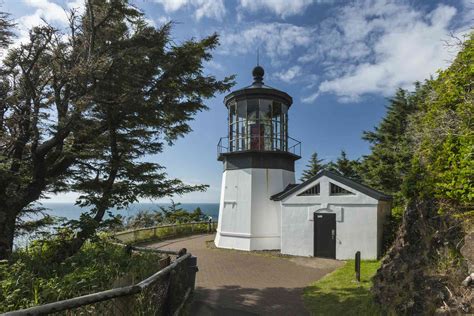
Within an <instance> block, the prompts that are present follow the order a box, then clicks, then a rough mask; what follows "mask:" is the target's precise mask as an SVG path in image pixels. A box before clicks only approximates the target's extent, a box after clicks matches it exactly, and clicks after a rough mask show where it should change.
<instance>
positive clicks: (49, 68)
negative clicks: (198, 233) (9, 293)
mask: <svg viewBox="0 0 474 316" xmlns="http://www.w3.org/2000/svg"><path fill="white" fill-rule="evenodd" d="M171 28H172V24H171V23H168V24H165V25H162V26H161V27H158V28H155V27H153V26H150V25H149V24H147V22H146V19H145V18H144V16H143V13H141V12H140V11H139V10H138V9H136V8H135V7H133V6H131V5H129V4H128V2H127V1H126V0H116V1H106V0H93V1H87V2H86V10H85V12H84V14H83V15H82V16H76V14H75V13H74V12H71V13H70V28H69V31H68V32H67V33H66V34H63V33H61V32H59V31H58V30H56V29H54V28H53V27H50V26H43V27H37V28H33V29H32V30H31V31H30V38H29V41H28V42H27V43H25V44H23V45H21V46H19V47H13V48H11V49H10V50H9V52H8V54H7V56H6V58H5V59H4V60H3V63H2V64H1V65H2V71H1V72H0V83H1V87H0V88H1V89H2V93H0V114H1V115H0V144H1V146H0V161H1V163H0V258H2V257H6V256H8V254H9V252H10V251H11V249H12V244H13V236H14V234H15V227H16V225H15V222H16V220H17V218H18V217H19V216H21V215H22V212H23V211H24V210H25V209H27V208H28V207H29V206H30V205H31V204H32V203H34V202H35V201H37V200H38V199H39V198H41V197H42V196H44V195H45V194H46V193H51V192H60V191H75V192H78V193H80V194H81V195H80V197H79V199H78V200H77V203H78V204H79V205H80V206H87V207H91V211H90V212H88V213H84V214H82V215H81V218H80V220H79V221H73V222H71V223H70V224H71V226H72V227H73V228H74V229H76V230H77V234H76V235H75V236H74V238H73V239H71V243H70V244H69V245H68V246H67V247H65V248H64V249H63V252H62V253H61V254H58V260H61V259H63V258H64V257H67V256H69V255H72V254H73V253H74V252H75V251H77V250H78V249H79V248H80V246H81V245H82V243H83V242H84V241H85V240H87V238H89V237H90V236H92V235H94V233H95V231H96V230H97V229H99V228H101V226H103V218H104V215H105V214H106V213H107V210H108V209H110V208H111V207H112V206H114V207H116V208H123V207H126V206H127V205H129V204H130V203H133V202H136V201H137V199H138V198H162V197H165V196H172V195H174V194H184V193H187V192H191V191H195V190H204V189H206V186H202V185H198V186H189V185H186V184H184V183H182V182H181V181H180V180H179V179H169V178H168V177H167V174H166V173H165V172H164V167H163V166H161V165H159V164H157V163H151V162H147V161H145V160H144V159H143V158H144V156H147V155H155V154H159V153H161V152H162V151H163V149H164V147H165V145H173V143H174V142H175V141H176V140H177V139H178V138H180V137H183V136H184V135H186V134H187V133H189V132H190V131H191V127H190V126H189V122H190V121H191V120H192V119H193V118H194V116H195V114H196V113H197V112H199V111H203V110H206V109H207V107H206V105H205V104H204V100H205V99H207V98H210V97H212V96H214V94H215V93H219V92H223V91H226V90H228V89H229V88H230V87H231V86H232V84H233V77H228V78H224V79H223V80H217V79H216V78H215V77H213V76H211V75H205V74H204V73H203V63H204V62H206V61H209V60H210V59H211V57H212V56H211V51H212V50H213V49H214V48H215V47H216V46H217V45H218V37H217V35H215V34H214V35H211V36H209V37H205V38H203V39H202V40H194V39H192V40H188V41H185V42H183V43H181V44H176V43H175V42H173V40H172V38H171Z"/></svg>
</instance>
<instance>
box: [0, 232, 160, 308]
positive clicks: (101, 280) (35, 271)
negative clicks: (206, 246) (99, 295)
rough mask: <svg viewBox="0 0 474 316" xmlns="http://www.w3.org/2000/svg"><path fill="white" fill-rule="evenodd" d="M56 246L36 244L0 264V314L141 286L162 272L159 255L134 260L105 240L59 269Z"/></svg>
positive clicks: (88, 246) (90, 244)
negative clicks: (103, 291)
mask: <svg viewBox="0 0 474 316" xmlns="http://www.w3.org/2000/svg"><path fill="white" fill-rule="evenodd" d="M55 241H56V240H54V239H53V240H49V241H35V242H33V243H32V245H30V247H28V248H27V249H20V250H18V251H16V252H15V253H13V255H12V258H11V260H10V262H7V261H3V262H0V313H3V312H7V311H12V310H16V309H21V308H27V307H31V306H35V305H41V304H45V303H50V302H55V301H59V300H64V299H68V298H72V297H76V296H80V295H84V294H89V293H94V292H99V291H102V290H107V289H110V288H113V287H118V286H125V285H129V284H132V283H137V282H139V281H141V280H143V279H144V278H146V277H148V276H150V275H151V274H153V273H154V272H156V271H157V270H158V269H159V268H158V260H160V258H161V257H160V256H159V255H157V254H154V253H132V254H130V253H127V252H126V251H125V249H124V248H123V247H119V246H115V245H112V244H110V243H108V242H106V241H103V240H98V241H95V242H87V243H86V244H85V245H84V246H83V247H82V249H81V250H80V251H79V252H78V253H76V254H75V255H74V256H72V257H70V258H68V259H66V260H65V261H64V262H61V263H55V262H54V261H53V260H51V259H52V258H51V256H52V255H53V254H54V252H53V251H52V248H53V245H54V242H55Z"/></svg>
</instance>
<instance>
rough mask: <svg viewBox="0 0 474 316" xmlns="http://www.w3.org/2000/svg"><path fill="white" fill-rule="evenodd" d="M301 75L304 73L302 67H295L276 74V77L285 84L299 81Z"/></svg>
mask: <svg viewBox="0 0 474 316" xmlns="http://www.w3.org/2000/svg"><path fill="white" fill-rule="evenodd" d="M301 73H302V71H301V67H300V66H293V67H290V68H289V69H287V70H284V71H280V72H277V73H275V77H277V78H278V79H280V80H282V81H285V82H291V81H293V80H295V79H297V78H298V77H299V76H300V75H301Z"/></svg>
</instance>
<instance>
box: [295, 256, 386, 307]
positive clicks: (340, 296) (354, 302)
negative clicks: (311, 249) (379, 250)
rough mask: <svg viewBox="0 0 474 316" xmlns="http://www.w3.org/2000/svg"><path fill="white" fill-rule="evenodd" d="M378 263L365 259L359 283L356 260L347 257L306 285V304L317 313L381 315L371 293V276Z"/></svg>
mask: <svg viewBox="0 0 474 316" xmlns="http://www.w3.org/2000/svg"><path fill="white" fill-rule="evenodd" d="M379 266H380V262H379V261H363V262H362V263H361V280H360V283H357V282H356V281H355V273H354V261H348V262H347V263H346V264H345V265H344V266H343V267H342V268H339V269H337V270H336V271H334V272H333V273H331V274H329V275H327V276H325V277H324V278H322V279H321V280H319V281H317V282H315V283H314V284H312V285H311V286H309V287H307V288H306V289H305V291H304V302H305V305H306V307H307V308H308V310H309V311H310V312H311V313H312V314H315V315H339V316H340V315H380V312H379V310H378V308H377V306H375V304H374V303H373V301H372V295H371V293H370V287H371V286H372V282H371V281H370V279H371V278H372V276H373V275H374V274H375V272H376V271H377V269H378V268H379Z"/></svg>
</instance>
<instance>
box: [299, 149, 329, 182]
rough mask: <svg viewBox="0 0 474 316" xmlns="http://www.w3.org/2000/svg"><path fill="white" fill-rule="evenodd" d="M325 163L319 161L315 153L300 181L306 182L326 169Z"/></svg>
mask: <svg viewBox="0 0 474 316" xmlns="http://www.w3.org/2000/svg"><path fill="white" fill-rule="evenodd" d="M323 161H324V159H318V153H317V152H314V153H313V154H312V155H311V158H310V159H309V162H308V164H307V165H306V169H305V170H303V173H302V174H301V178H300V180H301V181H302V182H304V181H306V180H308V179H310V178H311V177H313V176H315V175H316V174H317V173H318V172H319V171H321V170H322V169H323V168H324V164H323V163H322V162H323Z"/></svg>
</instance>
